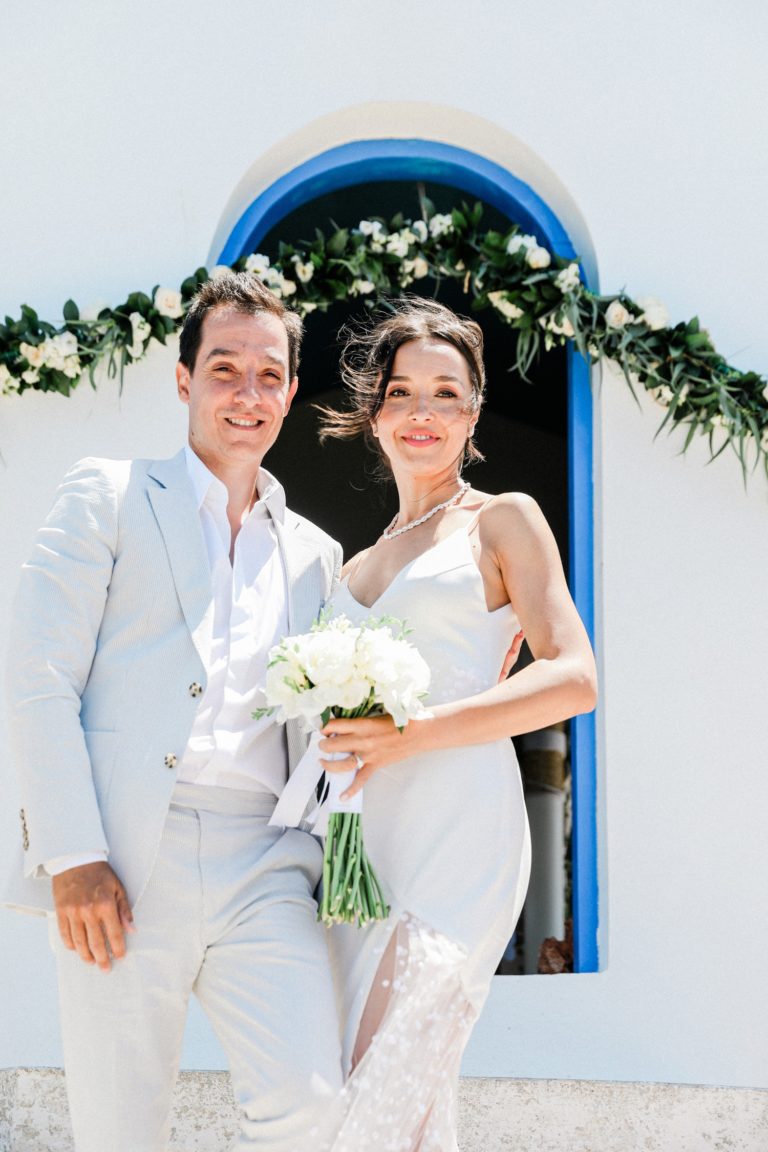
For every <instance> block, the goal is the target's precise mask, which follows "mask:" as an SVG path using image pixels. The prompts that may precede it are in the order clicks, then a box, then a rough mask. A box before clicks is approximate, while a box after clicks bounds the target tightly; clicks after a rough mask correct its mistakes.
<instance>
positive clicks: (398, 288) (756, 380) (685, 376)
mask: <svg viewBox="0 0 768 1152" xmlns="http://www.w3.org/2000/svg"><path fill="white" fill-rule="evenodd" d="M425 215H426V218H425V219H423V220H413V221H411V220H405V219H403V217H402V216H396V217H394V219H392V220H390V221H389V222H385V221H384V220H382V219H371V220H362V221H361V222H360V224H359V226H358V227H357V228H351V229H349V228H340V229H337V230H336V231H335V232H333V233H332V234H331V235H330V236H327V237H326V236H325V235H324V234H323V233H322V232H320V231H319V230H318V231H317V232H316V233H315V239H314V240H313V241H311V242H308V243H302V244H297V245H293V244H284V243H281V244H280V245H279V251H278V256H277V259H276V260H275V261H274V262H271V261H270V260H269V258H268V257H266V256H263V255H262V254H261V253H254V254H252V255H250V256H247V257H243V258H241V259H239V260H238V261H236V263H235V264H233V265H232V267H234V268H236V269H238V270H240V269H246V270H247V271H249V272H253V273H255V274H256V275H257V276H259V277H261V279H262V280H263V281H264V282H265V283H266V284H267V285H268V286H269V287H270V288H271V289H272V291H273V292H274V293H275V294H276V295H277V296H280V297H281V298H283V299H286V300H290V302H291V304H292V306H294V307H295V308H296V310H297V311H298V312H299V313H300V314H301V315H303V316H306V315H308V314H309V313H311V312H313V311H315V310H316V309H319V310H321V311H325V310H327V309H328V307H329V306H330V305H331V304H333V303H334V302H336V301H339V300H349V299H350V298H360V299H361V300H363V301H364V302H365V303H366V305H369V306H371V307H373V305H374V304H375V303H376V302H378V301H379V300H380V299H382V298H386V297H388V296H392V295H397V294H398V293H401V292H402V291H403V290H407V289H409V288H411V286H412V285H414V284H418V282H419V281H423V280H426V279H428V278H431V279H432V281H433V282H434V283H435V284H436V285H439V283H440V281H441V280H443V279H445V280H456V281H459V282H460V283H461V285H462V288H463V290H464V292H465V293H467V294H468V295H471V297H472V309H473V310H474V311H480V310H482V309H485V308H493V309H494V310H495V311H496V313H497V314H498V315H499V316H500V317H501V319H502V320H503V321H505V322H506V323H507V324H509V325H510V327H512V328H513V329H514V330H515V331H516V332H517V334H518V338H517V345H516V353H515V367H516V368H517V369H518V371H519V372H520V373H521V374H522V375H523V376H525V374H526V373H527V371H528V369H529V368H530V366H531V364H532V363H533V361H534V359H535V357H536V356H537V355H538V353H539V351H540V349H541V346H542V344H543V345H544V347H545V348H551V347H553V346H554V345H558V344H559V345H562V344H565V343H566V342H567V341H569V340H572V341H573V342H574V343H575V345H576V347H577V348H578V350H579V351H580V352H581V353H582V354H583V355H589V356H592V357H600V356H604V357H606V358H607V359H609V360H612V361H614V362H615V363H616V364H618V365H619V366H620V368H621V370H622V372H623V373H624V376H625V378H626V380H627V383H628V384H629V386H630V388H631V389H632V391H633V394H635V392H634V389H635V384H640V385H641V386H642V387H643V388H644V389H645V390H646V391H647V392H648V393H649V394H650V395H651V396H652V397H653V399H654V400H656V401H657V402H658V403H659V404H660V405H661V406H662V407H663V408H664V409H666V413H665V415H664V418H663V420H662V422H661V425H660V429H659V430H661V428H663V427H664V426H665V425H669V426H670V427H675V426H678V425H682V426H684V428H685V431H686V436H685V442H684V444H683V451H685V449H686V448H687V447H688V445H689V444H690V443H691V440H692V439H693V437H694V436H695V435H696V434H697V433H700V434H704V435H706V436H708V438H709V448H710V455H711V457H712V458H713V459H714V458H715V457H717V456H719V455H720V453H721V452H722V451H724V449H725V448H726V447H729V446H730V447H731V448H732V449H733V450H734V451H735V452H736V455H737V456H738V458H739V461H740V463H741V467H742V470H743V471H744V472H745V474H746V471H747V469H748V467H750V465H751V466H753V467H754V466H756V465H757V464H758V463H759V462H760V461H761V460H762V463H763V466H764V467H765V470H766V474H767V475H768V383H766V380H765V379H764V378H763V377H761V376H760V375H759V374H758V373H756V372H740V371H738V370H737V369H736V368H733V367H732V366H730V365H729V364H727V363H726V361H725V360H724V359H723V357H722V356H720V354H719V353H718V352H717V351H716V349H715V348H714V346H713V344H712V341H711V340H710V337H709V333H708V332H707V331H706V330H704V329H702V328H700V326H699V321H698V319H696V318H694V319H693V320H689V321H687V322H681V323H679V324H676V325H674V326H670V323H669V316H668V314H667V311H666V308H665V307H664V305H663V304H662V303H661V302H660V301H658V300H656V299H654V298H650V297H649V298H647V299H644V300H634V299H632V298H631V297H629V296H627V295H626V293H623V292H622V293H619V294H618V295H615V296H598V295H596V294H594V293H592V292H590V291H589V290H588V289H587V288H586V287H585V285H584V284H583V282H582V279H581V269H580V265H579V262H578V260H563V259H561V258H560V257H557V256H553V255H552V254H551V253H550V252H549V251H548V250H547V249H546V248H544V247H542V246H541V245H540V244H539V243H538V241H537V240H536V238H535V237H534V236H530V235H526V234H524V233H522V232H521V231H520V229H519V228H517V227H512V228H510V229H509V231H507V232H504V233H502V232H497V231H494V230H486V231H483V230H482V229H481V220H482V205H480V204H476V205H475V206H474V207H473V208H468V207H467V205H462V207H461V208H460V209H456V208H455V209H454V210H453V211H452V212H450V213H435V212H434V211H432V210H431V205H427V211H426V213H425ZM222 268H223V266H217V267H216V268H213V269H211V270H210V271H209V270H207V269H205V268H198V269H197V271H196V272H195V273H194V274H193V275H192V276H189V277H188V278H187V279H186V280H185V281H184V282H183V283H182V285H181V287H180V289H179V291H176V290H174V289H171V288H163V287H157V288H155V289H154V290H153V292H152V294H151V295H147V294H146V293H143V292H132V293H131V294H130V295H129V296H128V298H127V300H125V302H124V303H123V304H120V305H118V306H117V307H115V308H108V307H104V308H100V309H91V310H90V311H85V310H81V309H79V308H78V306H77V305H76V304H75V302H74V301H73V300H68V301H67V303H66V304H65V305H64V308H63V317H64V324H63V325H61V326H60V327H58V328H57V327H55V326H54V325H52V324H49V323H47V322H46V321H43V320H40V319H39V317H38V315H37V313H36V312H35V311H34V310H33V309H32V308H30V307H29V306H28V305H26V304H24V305H22V308H21V316H20V317H19V319H18V320H13V319H12V318H10V317H6V320H5V323H4V324H0V391H2V392H3V393H6V394H8V393H21V392H24V391H26V390H27V389H36V390H38V391H55V392H60V393H63V394H64V395H69V393H70V392H71V390H72V389H73V388H74V387H75V386H76V385H77V383H78V382H79V380H80V378H81V377H82V376H83V375H84V373H85V372H86V371H87V372H88V374H89V376H90V380H91V383H92V384H94V370H95V368H96V367H97V365H99V364H101V363H104V362H106V364H107V368H108V372H109V375H110V376H114V375H115V374H116V373H120V375H121V376H122V371H123V369H124V368H125V366H126V365H127V364H131V363H134V362H135V361H137V360H140V359H141V358H142V357H143V356H144V355H145V353H146V351H147V347H148V346H149V344H150V342H151V341H152V340H157V341H159V342H160V343H161V344H164V343H165V342H166V340H167V338H168V336H170V335H171V334H172V333H173V332H175V331H176V330H177V329H178V328H179V327H180V324H181V321H182V320H183V317H184V314H185V312H186V308H187V306H188V304H189V301H190V300H191V298H192V296H193V295H194V294H195V292H196V291H197V289H198V288H199V286H200V285H201V284H202V283H204V282H205V281H206V280H207V279H208V278H209V277H213V276H217V275H219V274H220V273H221V271H222ZM94 386H95V384H94ZM635 395H636V394H635Z"/></svg>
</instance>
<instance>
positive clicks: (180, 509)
mask: <svg viewBox="0 0 768 1152" xmlns="http://www.w3.org/2000/svg"><path fill="white" fill-rule="evenodd" d="M148 475H149V477H150V481H152V480H154V481H155V484H152V483H151V482H150V485H149V489H148V491H149V499H150V503H151V504H152V509H153V511H154V514H155V518H156V520H157V523H158V526H159V528H160V532H161V533H162V536H163V540H164V542H165V547H166V550H167V552H168V561H169V563H170V567H171V572H172V573H173V581H174V584H175V585H176V592H177V595H178V597H179V603H180V604H181V610H182V612H183V613H184V619H185V620H186V622H187V627H188V628H189V631H190V633H191V634H192V640H193V641H194V644H195V647H196V648H197V651H198V653H199V655H200V659H201V660H202V661H203V665H204V666H205V667H206V668H207V667H208V666H209V664H210V649H211V634H212V629H213V596H212V594H211V573H210V568H209V565H208V553H207V552H206V548H205V540H204V539H203V531H202V528H201V526H200V516H199V513H198V509H197V506H196V504H195V497H194V493H193V490H192V485H191V483H190V480H189V474H188V472H187V465H186V461H185V457H184V451H183V450H182V451H181V452H179V453H177V455H176V456H174V457H172V459H170V460H156V461H154V462H153V464H152V465H151V466H150V468H149V470H148Z"/></svg>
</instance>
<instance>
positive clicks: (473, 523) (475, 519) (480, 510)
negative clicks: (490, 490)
mask: <svg viewBox="0 0 768 1152" xmlns="http://www.w3.org/2000/svg"><path fill="white" fill-rule="evenodd" d="M493 499H494V497H493V496H489V497H488V499H487V500H484V501H483V503H482V504H481V505H480V507H479V508H478V510H477V512H475V514H474V516H473V517H472V519H471V520H470V521H469V523H468V524H467V526H466V533H467V536H469V535H470V533H471V532H473V531H474V529H475V528H476V527H477V522H478V520H479V519H480V517H481V515H482V513H483V512H484V511H485V509H486V508H487V507H488V505H489V504H490V503H491V501H492V500H493Z"/></svg>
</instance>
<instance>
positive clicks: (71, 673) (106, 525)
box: [6, 460, 118, 876]
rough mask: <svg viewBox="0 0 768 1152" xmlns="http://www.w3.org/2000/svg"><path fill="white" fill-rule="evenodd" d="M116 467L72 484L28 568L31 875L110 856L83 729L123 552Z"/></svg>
mask: <svg viewBox="0 0 768 1152" xmlns="http://www.w3.org/2000/svg"><path fill="white" fill-rule="evenodd" d="M117 535H118V496H117V490H116V486H115V483H114V479H113V477H112V476H111V475H110V472H109V468H108V466H107V462H103V461H96V460H83V461H81V462H80V463H78V464H76V465H75V466H74V467H73V468H72V469H71V471H70V472H69V473H68V474H67V475H66V476H65V478H64V481H63V482H62V484H61V486H60V487H59V489H58V491H57V493H56V496H55V499H54V503H53V507H52V509H51V511H50V513H49V515H48V517H47V519H46V521H45V523H44V525H43V527H42V528H41V529H40V531H39V532H38V533H37V536H36V538H35V543H34V546H33V549H32V555H31V557H30V559H29V561H28V562H27V563H26V564H25V565H24V566H23V568H22V572H21V580H20V585H19V590H18V593H17V596H16V600H15V603H14V608H13V614H12V623H11V629H10V644H9V649H8V668H7V675H6V683H7V690H8V709H9V717H8V719H9V725H8V727H9V733H10V748H11V756H12V760H13V763H14V765H15V768H16V771H17V773H18V776H19V783H20V789H21V797H22V804H23V809H22V812H23V823H24V826H25V837H24V840H25V867H24V872H25V874H26V875H28V876H29V875H42V874H44V869H43V865H44V862H45V861H46V860H51V859H54V858H56V857H60V856H66V855H70V854H78V853H82V852H86V851H87V852H108V850H109V846H108V844H107V841H106V837H105V834H104V829H103V825H102V820H101V815H100V812H99V804H98V798H97V793H96V788H95V785H94V780H93V774H92V771H91V763H90V758H89V754H88V746H87V740H86V733H85V732H84V731H83V728H82V725H81V723H80V702H81V696H82V694H83V691H84V689H85V686H86V683H87V681H88V676H89V673H90V669H91V665H92V663H93V658H94V654H95V652H96V647H97V644H98V636H99V628H100V625H101V621H102V616H103V613H104V606H105V603H106V598H107V594H108V590H109V584H110V579H111V576H112V569H113V565H114V559H115V553H116V548H117Z"/></svg>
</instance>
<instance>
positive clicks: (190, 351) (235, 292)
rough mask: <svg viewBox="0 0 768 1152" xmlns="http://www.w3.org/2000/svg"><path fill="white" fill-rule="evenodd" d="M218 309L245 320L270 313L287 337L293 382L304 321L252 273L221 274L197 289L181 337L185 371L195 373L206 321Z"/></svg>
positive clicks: (289, 370) (180, 343)
mask: <svg viewBox="0 0 768 1152" xmlns="http://www.w3.org/2000/svg"><path fill="white" fill-rule="evenodd" d="M215 308H231V309H232V310H233V311H234V312H242V313H243V315H245V316H259V315H261V314H262V313H267V314H268V315H270V316H276V317H277V318H278V320H282V322H283V324H284V326H285V331H286V333H287V335H288V379H289V380H292V379H293V378H294V376H295V375H296V373H297V372H298V370H299V353H300V351H301V340H302V337H303V335H304V325H303V323H302V321H301V317H300V316H299V314H298V313H297V312H292V311H291V310H290V309H289V308H286V306H285V305H284V304H283V302H282V300H280V299H278V297H277V296H275V294H274V292H272V291H271V290H270V289H269V288H267V286H266V284H264V283H263V282H262V281H261V280H260V279H259V278H258V276H255V275H254V274H253V273H251V272H222V273H221V275H219V276H214V277H213V278H212V279H211V280H206V282H205V284H203V285H202V286H201V287H200V288H199V289H198V291H197V293H196V294H195V296H194V298H193V300H192V303H191V304H190V306H189V311H188V312H187V315H186V317H185V318H184V324H183V326H182V329H181V335H180V336H179V360H180V361H181V363H182V364H183V365H184V367H185V368H188V369H189V371H190V372H193V371H194V368H195V361H196V360H197V353H198V351H199V349H200V340H201V339H202V333H203V321H204V320H205V317H206V316H207V315H208V313H209V312H212V311H213V310H214V309H215Z"/></svg>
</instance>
